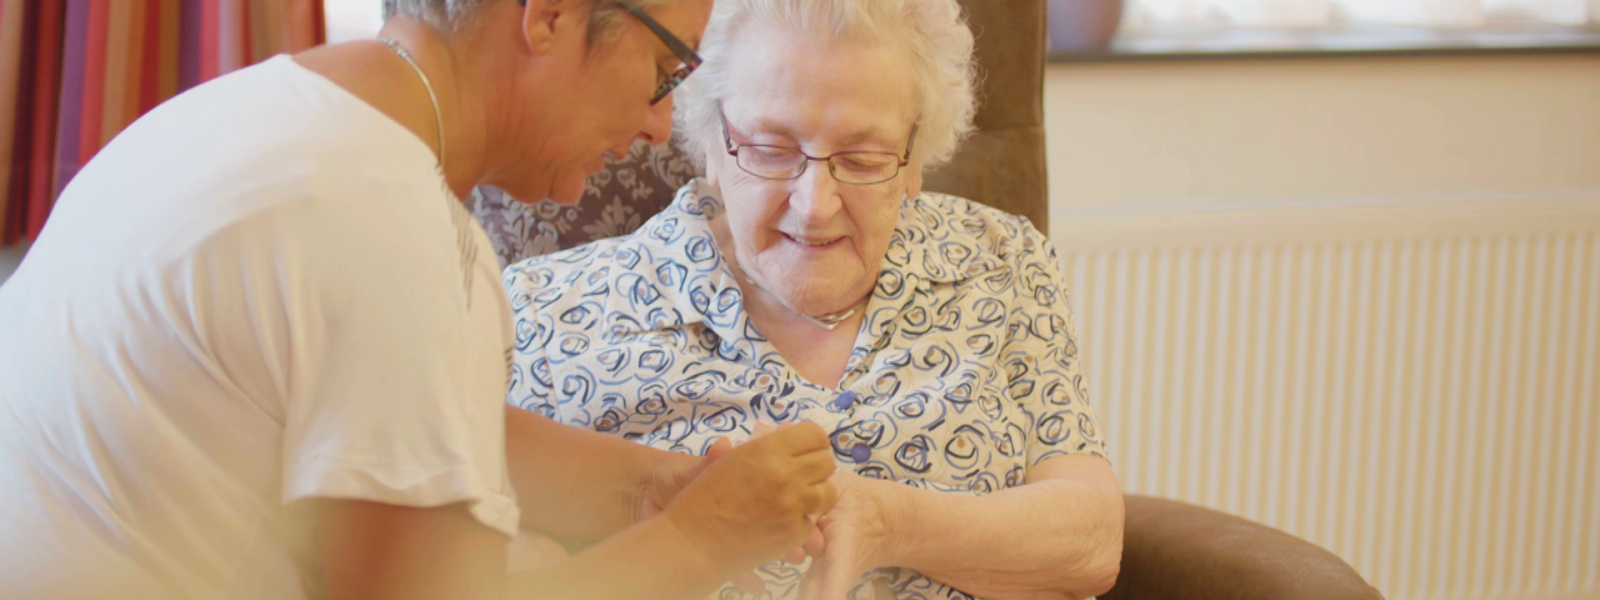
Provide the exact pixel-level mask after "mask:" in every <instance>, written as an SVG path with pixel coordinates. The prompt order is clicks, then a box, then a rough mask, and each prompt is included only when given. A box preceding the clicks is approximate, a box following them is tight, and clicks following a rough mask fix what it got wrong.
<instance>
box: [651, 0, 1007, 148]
mask: <svg viewBox="0 0 1600 600" xmlns="http://www.w3.org/2000/svg"><path fill="white" fill-rule="evenodd" d="M996 1H1003V0H996ZM753 25H766V26H777V27H780V28H785V29H788V30H791V31H800V32H806V33H811V34H818V35H826V36H829V37H830V38H832V39H838V40H865V41H868V42H869V43H870V42H878V41H881V42H882V43H886V44H887V43H904V44H907V45H908V48H909V50H910V55H911V62H912V64H911V65H910V67H911V73H912V80H913V81H914V82H915V86H916V95H915V98H916V99H915V101H916V102H918V103H920V106H919V107H918V108H919V111H918V114H919V115H920V116H919V117H918V120H917V142H916V146H915V149H914V150H913V152H914V156H915V157H916V158H917V159H920V160H921V161H922V164H923V165H925V166H926V167H929V168H932V167H936V166H938V165H940V164H943V163H944V162H945V161H948V160H950V157H951V156H952V155H954V154H955V151H956V148H957V147H958V146H960V145H961V142H962V141H963V140H965V139H966V138H967V136H968V135H970V134H971V133H972V129H973V125H972V118H973V115H974V114H975V113H976V112H977V107H978V99H977V91H976V88H977V78H978V74H977V65H976V62H975V61H974V59H973V56H972V48H973V36H972V31H971V30H970V29H968V28H967V24H966V18H965V16H964V15H963V14H962V10H961V5H960V4H957V3H956V0H716V7H715V8H714V9H713V10H712V13H711V21H710V23H708V24H707V25H706V33H705V38H704V40H703V41H702V42H701V45H700V51H699V52H700V56H701V58H703V59H704V60H705V62H704V63H703V64H702V65H701V66H700V68H699V69H697V70H696V71H695V72H694V75H693V76H691V77H689V78H688V79H687V80H685V81H684V82H683V85H681V86H679V87H678V89H677V90H675V91H674V96H675V98H674V103H675V107H674V116H673V118H674V126H675V127H676V128H677V130H678V132H679V135H678V136H676V137H677V140H678V144H679V147H680V148H682V149H683V151H684V152H685V153H687V154H688V155H689V156H690V157H691V158H692V159H693V160H694V162H695V164H696V165H697V166H699V167H700V168H702V169H703V168H704V167H705V161H706V152H707V149H708V148H719V147H721V144H722V129H721V127H722V124H721V121H720V120H719V118H718V116H717V103H718V102H720V101H722V100H723V99H724V98H725V97H726V95H727V93H728V90H729V88H730V87H731V86H730V85H729V83H730V82H729V81H728V73H729V69H728V65H729V60H728V58H729V56H728V53H729V52H730V47H731V46H732V45H733V43H734V41H735V38H736V35H737V32H739V31H743V30H747V29H751V28H752V26H753Z"/></svg>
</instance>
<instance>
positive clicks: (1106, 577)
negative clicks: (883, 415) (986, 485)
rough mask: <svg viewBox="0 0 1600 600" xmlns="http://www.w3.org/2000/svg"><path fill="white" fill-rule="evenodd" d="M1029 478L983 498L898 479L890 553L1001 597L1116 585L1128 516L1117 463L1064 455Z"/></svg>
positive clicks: (1076, 593) (1070, 593)
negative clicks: (1115, 471) (915, 486)
mask: <svg viewBox="0 0 1600 600" xmlns="http://www.w3.org/2000/svg"><path fill="white" fill-rule="evenodd" d="M1041 467H1043V468H1041ZM1036 473H1037V475H1036ZM1029 480H1030V481H1029V483H1028V484H1026V485H1022V486H1019V487H1014V488H1008V489H1005V490H1001V491H998V492H994V493H991V494H988V495H985V496H971V495H967V494H946V493H939V492H932V491H927V490H919V489H913V488H909V487H905V486H900V492H899V493H900V494H901V495H902V497H901V500H902V501H901V502H898V503H896V504H897V505H898V506H899V507H900V508H899V509H898V510H895V511H894V512H895V513H896V514H894V515H890V516H889V518H890V519H891V520H892V524H891V525H890V527H891V532H892V533H891V535H892V536H893V537H892V539H891V541H890V543H889V547H888V548H886V549H885V551H886V556H885V558H886V559H888V562H889V563H890V564H892V565H894V566H901V567H908V568H912V569H916V570H917V571H920V572H922V573H923V574H924V575H927V576H928V577H931V578H933V579H935V580H938V581H940V582H943V583H945V584H947V585H950V586H952V587H954V588H956V589H959V590H961V591H963V592H967V593H969V594H973V595H975V596H979V597H985V598H991V599H994V600H1005V599H1012V598H1074V599H1077V598H1084V597H1087V596H1093V595H1095V594H1100V593H1103V592H1105V591H1106V590H1108V589H1110V587H1111V585H1112V584H1113V583H1115V582H1116V576H1117V570H1118V565H1119V563H1120V562H1121V555H1122V518H1123V504H1122V493H1121V491H1120V490H1119V489H1118V487H1117V484H1116V479H1115V477H1114V476H1113V475H1112V474H1111V468H1110V465H1109V464H1108V463H1106V462H1105V461H1104V460H1103V459H1100V458H1096V457H1090V456H1082V457H1079V456H1071V457H1066V456H1064V457H1057V458H1052V459H1049V460H1047V461H1045V462H1044V463H1041V464H1040V465H1038V466H1036V467H1035V468H1034V469H1030V473H1029Z"/></svg>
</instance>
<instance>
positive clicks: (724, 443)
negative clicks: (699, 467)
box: [705, 437, 733, 463]
mask: <svg viewBox="0 0 1600 600" xmlns="http://www.w3.org/2000/svg"><path fill="white" fill-rule="evenodd" d="M731 450H733V440H730V439H728V438H725V437H719V438H717V439H716V441H714V442H711V445H710V446H708V447H707V448H706V460H705V462H708V463H709V462H711V461H714V460H717V459H718V458H722V455H724V454H727V453H728V452H729V451H731Z"/></svg>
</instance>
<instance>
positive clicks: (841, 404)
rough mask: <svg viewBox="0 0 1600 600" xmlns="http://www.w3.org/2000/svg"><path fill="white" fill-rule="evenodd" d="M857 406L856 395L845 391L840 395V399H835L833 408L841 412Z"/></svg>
mask: <svg viewBox="0 0 1600 600" xmlns="http://www.w3.org/2000/svg"><path fill="white" fill-rule="evenodd" d="M855 405H856V393H855V392H852V391H849V390H845V392H844V393H842V394H839V397H838V398H835V399H834V401H833V406H834V407H835V408H838V409H839V410H850V407H852V406H855Z"/></svg>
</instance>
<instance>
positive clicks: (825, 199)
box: [789, 161, 844, 223]
mask: <svg viewBox="0 0 1600 600" xmlns="http://www.w3.org/2000/svg"><path fill="white" fill-rule="evenodd" d="M813 163H814V164H811V165H810V166H808V167H806V172H804V173H801V174H800V177H799V178H797V179H795V180H794V183H793V184H792V185H791V186H790V193H789V207H790V208H791V209H792V210H794V212H796V213H799V214H800V215H802V216H804V217H805V219H806V221H807V222H810V223H823V222H826V221H828V220H829V219H831V218H833V215H834V214H835V213H838V212H839V209H840V208H842V207H843V206H844V200H843V198H840V196H839V181H838V180H836V179H834V178H833V173H832V172H830V171H829V170H828V163H826V162H817V161H813Z"/></svg>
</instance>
